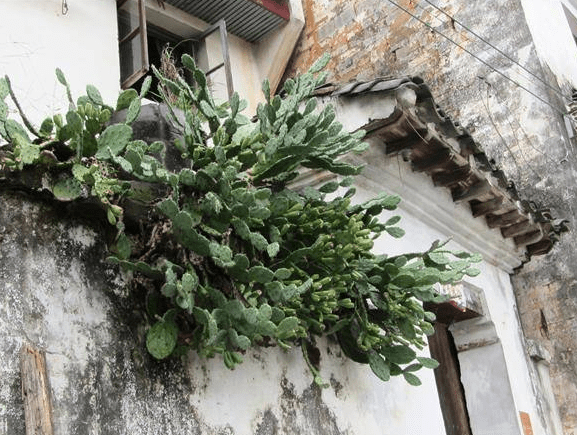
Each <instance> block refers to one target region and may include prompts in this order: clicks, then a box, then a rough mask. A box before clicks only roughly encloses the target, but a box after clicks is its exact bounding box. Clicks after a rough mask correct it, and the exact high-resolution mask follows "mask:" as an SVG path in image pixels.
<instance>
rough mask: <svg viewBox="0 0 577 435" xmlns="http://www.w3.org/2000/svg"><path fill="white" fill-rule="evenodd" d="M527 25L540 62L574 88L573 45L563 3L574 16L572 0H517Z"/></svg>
mask: <svg viewBox="0 0 577 435" xmlns="http://www.w3.org/2000/svg"><path fill="white" fill-rule="evenodd" d="M521 3H522V5H523V10H524V11H525V16H526V18H527V24H528V26H529V30H530V31H531V35H532V36H533V42H534V43H535V48H536V50H537V53H538V55H539V58H540V59H541V61H543V62H545V63H546V64H547V65H548V66H549V68H551V71H553V73H555V75H557V77H558V79H559V82H560V83H559V84H565V83H567V82H568V83H570V84H571V85H572V86H573V87H577V45H576V44H575V41H574V39H573V34H572V33H571V29H570V27H569V23H568V22H567V17H566V15H565V13H564V11H563V6H565V7H566V8H567V9H568V10H570V11H571V12H572V13H573V14H574V15H575V16H577V2H575V0H521Z"/></svg>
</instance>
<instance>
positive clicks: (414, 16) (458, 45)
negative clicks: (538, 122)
mask: <svg viewBox="0 0 577 435" xmlns="http://www.w3.org/2000/svg"><path fill="white" fill-rule="evenodd" d="M388 2H389V3H392V4H393V5H395V6H396V7H397V8H399V9H401V10H402V11H403V12H405V13H407V14H409V15H410V16H411V17H413V18H414V19H416V20H417V21H418V22H420V23H421V24H423V25H425V26H426V27H428V28H429V29H431V30H432V31H433V32H435V33H437V34H439V35H440V36H442V37H443V38H445V39H446V40H448V41H449V42H451V43H452V44H454V45H456V46H457V47H459V48H460V49H462V50H463V51H464V52H465V53H467V54H469V55H471V56H472V57H474V58H475V59H477V60H478V61H479V62H481V63H482V64H483V65H485V66H486V67H488V68H490V69H491V70H493V71H495V72H496V73H497V74H499V75H500V76H502V77H503V78H505V79H506V80H509V81H510V82H511V83H513V84H515V85H516V86H518V87H519V88H521V89H523V90H524V91H525V92H528V93H529V94H531V95H533V96H534V97H535V98H537V99H538V100H539V101H541V102H542V103H543V104H546V105H547V106H549V107H551V108H552V109H553V110H554V111H556V112H557V113H559V114H560V115H562V116H563V115H566V113H565V112H562V111H561V110H559V109H558V108H557V107H555V106H553V105H552V104H551V103H549V102H548V101H546V100H544V99H543V98H541V97H540V96H539V95H537V94H535V93H534V92H533V91H531V90H530V89H528V88H527V87H525V86H523V85H522V84H521V83H519V82H517V81H515V80H513V79H512V78H511V77H509V76H507V75H506V74H505V73H503V72H501V71H500V70H498V69H497V68H495V67H494V66H493V65H491V64H489V63H488V62H487V61H485V60H483V59H481V58H480V57H478V56H477V55H475V54H474V53H473V52H472V51H470V50H468V49H467V48H465V47H463V46H462V45H461V44H459V43H458V42H457V41H455V40H453V39H451V38H450V37H448V36H447V35H445V34H444V33H442V32H440V31H439V30H437V29H435V28H434V27H432V26H431V25H430V24H429V23H427V22H425V21H423V20H422V19H421V18H419V17H418V16H416V15H415V14H413V13H412V12H411V11H409V10H408V9H406V8H404V7H402V6H401V5H399V4H398V3H397V2H395V1H394V0H388Z"/></svg>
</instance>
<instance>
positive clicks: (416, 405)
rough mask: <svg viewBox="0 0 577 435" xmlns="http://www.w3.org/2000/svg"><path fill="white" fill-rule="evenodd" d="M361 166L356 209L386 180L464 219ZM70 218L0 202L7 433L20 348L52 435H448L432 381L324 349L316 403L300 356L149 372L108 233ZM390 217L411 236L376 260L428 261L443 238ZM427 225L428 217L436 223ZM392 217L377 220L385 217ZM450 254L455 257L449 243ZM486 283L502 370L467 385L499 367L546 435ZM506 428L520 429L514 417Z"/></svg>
mask: <svg viewBox="0 0 577 435" xmlns="http://www.w3.org/2000/svg"><path fill="white" fill-rule="evenodd" d="M366 158H367V159H368V160H369V161H371V162H372V164H373V171H370V172H368V173H367V175H366V177H364V178H362V179H361V180H359V184H358V188H359V196H358V198H357V200H358V201H362V200H365V199H368V198H369V197H372V196H374V195H375V194H376V193H378V192H380V191H381V190H382V189H383V187H384V186H386V185H387V184H389V183H388V182H389V181H391V180H392V178H391V180H389V178H387V177H394V176H398V177H400V178H401V179H402V180H403V183H402V185H403V186H404V191H395V190H393V191H391V193H399V194H401V195H403V194H405V195H406V196H409V195H410V191H411V190H413V189H417V190H419V191H420V193H421V194H423V195H426V196H430V197H434V198H436V200H437V203H438V207H439V208H445V209H448V210H451V211H453V212H454V213H460V212H461V211H460V210H458V208H462V206H456V205H455V204H453V202H452V200H451V198H450V195H449V194H448V192H446V191H444V190H443V189H437V188H435V187H433V186H432V183H431V182H430V180H428V179H427V178H426V177H424V176H420V175H418V174H412V173H411V172H410V170H409V169H408V168H407V167H406V166H402V165H399V163H398V162H394V161H391V160H389V161H386V160H384V159H382V158H379V153H378V151H376V154H369V155H367V156H366ZM375 174H379V175H378V176H375ZM391 174H393V175H391ZM399 174H400V175H399ZM68 211H69V210H67V209H53V208H51V207H50V206H48V205H47V204H45V203H42V202H38V200H30V199H27V198H26V197H23V196H22V194H8V193H4V194H3V195H2V196H1V198H0V235H1V243H0V257H1V259H2V262H1V263H0V285H1V286H2V288H3V289H4V292H3V293H2V300H0V310H1V316H0V349H1V350H0V367H1V369H0V370H2V379H3V380H4V382H3V383H2V387H1V389H0V398H1V400H0V405H1V407H0V430H2V431H4V433H7V434H16V435H18V434H23V433H24V427H23V412H22V408H21V407H22V403H21V398H20V391H19V382H20V378H19V367H18V352H19V349H20V346H21V345H22V344H23V343H24V342H29V343H32V344H34V345H36V346H38V347H40V348H42V349H44V350H45V351H46V358H47V370H48V376H49V380H50V385H51V392H52V400H53V406H54V426H55V433H56V434H72V435H77V434H78V435H80V434H86V433H89V434H92V433H95V434H96V433H99V434H158V433H167V434H171V433H174V434H182V433H198V434H259V435H265V434H295V433H307V434H308V433H310V434H335V435H336V434H351V435H352V434H359V435H360V434H363V435H364V434H375V435H376V434H386V435H396V434H411V435H413V434H416V435H421V434H422V435H431V434H433V435H435V434H438V435H443V434H444V433H445V431H444V426H443V421H442V417H441V411H440V405H439V399H438V396H437V392H436V387H435V380H434V376H433V373H432V372H431V371H426V370H425V371H421V372H419V376H420V377H421V379H422V381H423V385H422V386H421V387H418V388H415V387H411V386H409V385H408V384H407V383H406V382H405V381H404V380H402V379H394V380H392V381H391V382H388V383H386V384H384V383H381V382H380V381H378V379H377V378H376V377H375V376H374V375H373V374H372V373H371V372H370V370H369V369H368V368H367V367H363V366H359V365H358V364H355V363H352V362H350V361H347V360H345V359H344V358H343V357H342V355H341V354H340V351H339V349H338V346H336V345H335V344H334V343H332V342H331V341H330V340H319V342H318V343H317V345H318V347H319V350H320V353H321V375H322V376H323V377H324V379H325V380H327V381H328V382H329V384H330V387H329V388H328V389H324V390H321V389H319V388H318V387H317V386H315V385H314V384H313V383H312V378H311V376H310V373H309V372H308V369H307V368H306V366H305V364H304V363H303V360H302V356H301V355H300V351H298V350H293V351H291V352H288V353H285V352H282V351H280V350H278V349H266V350H251V351H249V352H248V353H247V354H246V355H245V363H243V364H242V365H241V366H239V367H238V368H237V369H236V370H235V371H233V372H231V371H229V370H227V369H226V368H225V367H224V365H223V364H222V361H220V360H219V359H218V358H217V359H215V360H211V361H203V360H200V359H199V358H198V356H196V355H195V354H190V355H189V356H188V357H187V358H185V359H183V360H180V361H178V360H173V361H169V362H162V363H158V362H155V361H153V360H152V358H151V357H150V356H148V355H147V353H146V350H145V349H144V347H143V337H144V327H143V324H144V322H143V319H142V318H140V316H139V314H138V312H137V311H136V309H135V308H137V304H138V303H139V302H138V295H135V296H136V300H137V302H133V301H132V299H129V298H127V296H128V294H127V291H128V290H127V289H126V287H125V283H124V281H123V280H122V279H121V278H122V277H121V275H119V274H118V271H116V270H114V269H112V268H110V267H108V266H107V265H106V264H104V263H103V262H102V258H104V256H103V253H104V244H103V241H104V240H105V238H106V233H105V232H103V231H101V229H98V228H92V227H90V226H88V225H86V223H87V222H86V221H77V220H73V219H71V218H70V217H69V216H68ZM399 214H401V215H402V216H403V220H402V221H401V224H402V226H403V228H405V229H406V230H407V232H408V234H409V236H407V237H406V238H403V239H399V240H397V239H392V238H390V237H385V238H382V239H379V240H378V241H377V244H376V249H377V250H378V251H380V252H387V253H389V254H391V255H394V254H398V253H401V252H407V251H410V252H413V251H415V250H425V249H427V248H428V247H429V246H430V244H431V243H432V242H433V241H434V240H436V239H445V238H446V237H448V236H449V235H451V232H450V231H447V230H446V229H443V228H439V227H435V226H434V225H431V223H427V222H424V220H423V215H418V214H415V213H414V210H412V209H411V207H410V206H409V204H406V205H405V204H403V203H401V208H400V209H399ZM426 214H428V215H430V216H434V215H435V214H436V211H435V210H427V211H426ZM387 215H388V216H383V218H388V217H390V215H391V213H390V212H389V213H387ZM460 237H461V238H467V235H466V234H461V235H460ZM453 247H454V248H455V249H460V248H462V246H461V245H460V244H459V243H458V239H457V240H456V242H454V243H453ZM481 269H482V274H481V275H480V276H479V277H477V278H474V279H471V280H470V281H471V283H473V284H474V285H476V286H477V287H478V288H481V289H482V290H483V291H484V292H485V299H486V304H487V313H486V315H487V318H488V319H489V320H490V321H491V322H492V323H493V324H494V328H495V330H496V334H497V336H498V338H499V343H500V346H501V348H502V352H503V360H498V361H496V360H495V361H493V360H491V359H490V358H485V357H486V355H485V356H483V355H484V354H481V357H479V358H477V359H473V361H474V362H475V364H473V365H472V367H473V369H471V370H469V371H468V372H467V377H468V379H473V380H474V379H478V376H479V375H480V372H479V373H477V369H475V368H474V367H476V365H479V366H482V367H483V370H485V372H486V371H487V367H489V368H490V367H491V364H498V365H499V367H498V369H499V370H500V371H501V372H505V375H504V376H506V377H508V380H509V382H510V385H511V391H510V392H509V393H510V396H507V397H509V399H508V400H510V401H512V403H514V406H515V408H516V410H519V411H524V412H527V413H528V414H530V415H531V416H532V420H533V428H534V433H535V435H545V434H546V432H545V431H544V430H543V428H542V426H541V424H540V419H539V411H538V404H537V403H536V402H535V397H534V395H533V392H532V381H531V375H530V371H529V370H528V366H527V359H526V356H525V352H524V347H523V339H522V337H521V335H520V333H519V330H520V329H519V323H518V319H517V317H516V315H515V310H516V308H515V301H514V296H513V293H512V289H511V285H510V282H509V279H508V275H507V273H505V272H503V271H502V270H500V269H499V268H498V267H497V266H495V265H491V264H488V263H483V264H482V265H481ZM140 303H141V302H140ZM424 354H425V355H428V352H427V350H425V352H424ZM459 358H461V357H459ZM467 361H471V358H468V359H467ZM503 361H504V363H505V366H503ZM464 367H467V366H464ZM463 379H465V378H463ZM477 387H478V385H477V383H476V382H475V381H472V382H470V383H469V384H468V385H466V392H468V393H467V394H469V395H471V394H473V395H474V394H476V391H477ZM497 393H498V392H495V394H497ZM473 397H474V396H473ZM494 403H498V402H485V401H481V402H478V403H477V404H476V406H477V408H476V409H477V410H476V417H477V418H480V419H485V420H490V419H491V418H492V411H491V404H494ZM513 412H514V413H515V410H514V411H513ZM509 417H513V424H514V426H513V428H515V423H516V419H515V418H516V417H515V416H514V415H513V416H511V415H509ZM507 433H511V434H515V435H517V432H515V431H513V432H511V431H510V432H507Z"/></svg>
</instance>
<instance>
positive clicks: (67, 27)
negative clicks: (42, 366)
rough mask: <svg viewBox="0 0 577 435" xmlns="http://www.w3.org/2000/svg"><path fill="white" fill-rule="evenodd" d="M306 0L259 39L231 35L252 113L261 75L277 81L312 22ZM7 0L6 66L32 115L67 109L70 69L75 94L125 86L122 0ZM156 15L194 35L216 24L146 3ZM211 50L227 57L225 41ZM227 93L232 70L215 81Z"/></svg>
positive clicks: (108, 96) (0, 47)
mask: <svg viewBox="0 0 577 435" xmlns="http://www.w3.org/2000/svg"><path fill="white" fill-rule="evenodd" d="M300 1H301V0H291V1H290V6H291V12H292V15H291V21H290V22H289V23H287V24H286V25H284V26H281V27H280V28H279V29H278V30H276V31H275V32H273V33H271V34H270V35H269V36H268V37H266V38H265V39H264V40H263V41H260V42H259V43H258V44H249V43H247V42H246V41H243V40H242V39H240V38H237V37H236V36H234V35H229V47H230V57H231V63H232V69H233V82H234V87H235V90H236V91H237V92H238V93H239V94H240V95H241V97H242V98H245V99H247V101H248V103H249V107H248V109H247V113H248V114H253V113H255V111H256V107H257V104H258V103H259V102H260V101H263V96H262V92H261V90H260V89H261V82H262V80H264V79H265V78H268V79H269V80H270V81H271V83H272V86H273V88H274V87H276V85H277V84H278V81H279V80H280V77H281V75H282V73H283V71H284V68H285V66H286V64H287V62H288V60H289V57H290V55H291V53H292V50H293V47H294V45H295V44H296V41H297V38H298V36H299V33H300V30H301V29H302V27H303V25H304V17H303V13H302V6H301V4H300ZM62 3H63V2H62V0H42V1H38V0H2V1H0V17H1V19H2V25H1V26H0V74H1V76H4V75H5V74H7V75H8V76H9V77H10V79H11V82H12V85H13V87H14V90H15V93H16V96H17V97H18V99H19V100H20V102H21V104H22V106H23V108H24V110H25V112H26V115H27V116H28V117H29V118H31V119H32V120H33V121H34V122H38V123H39V122H41V121H42V120H43V119H44V117H46V116H48V115H52V114H53V113H55V112H66V110H67V107H68V100H67V98H66V93H65V89H64V87H63V86H61V85H60V84H59V83H58V82H57V80H56V76H55V74H54V71H55V70H56V68H60V69H61V70H62V71H63V72H64V74H65V75H66V77H67V79H68V81H69V83H70V85H71V88H72V95H73V97H74V98H76V97H78V96H79V95H81V94H83V93H85V87H86V85H87V84H89V83H90V84H93V85H95V86H96V87H97V88H98V89H99V90H100V92H101V93H102V96H103V97H104V100H105V102H108V103H109V104H111V105H113V104H114V102H115V101H116V97H117V95H118V92H119V90H120V84H119V83H120V66H119V58H118V29H117V19H116V2H115V1H114V0H81V1H78V0H76V1H74V0H73V1H67V4H68V12H67V13H66V14H63V10H62V7H63V6H62ZM146 5H147V6H146V10H147V16H148V18H149V20H150V21H151V22H154V23H155V24H157V25H161V26H164V27H165V28H167V29H169V30H171V31H172V32H173V33H174V34H177V35H181V36H182V37H184V38H186V37H189V36H191V35H196V34H198V33H199V32H200V31H202V30H204V29H206V28H207V27H208V24H206V23H204V22H203V21H201V20H199V19H197V18H195V17H192V16H190V15H188V14H185V13H183V12H182V11H180V10H178V9H176V8H174V7H172V6H170V5H168V4H166V5H164V7H161V6H160V5H159V3H158V2H157V1H156V0H148V1H147V3H146ZM210 57H211V58H213V59H214V61H213V62H212V63H211V64H210V65H211V66H212V65H214V63H220V62H221V61H222V56H221V51H220V44H213V45H211V53H210ZM214 88H215V91H216V93H217V94H218V96H219V97H220V98H221V99H222V100H226V99H227V94H226V86H225V84H224V78H223V77H218V78H217V79H216V84H215V86H214Z"/></svg>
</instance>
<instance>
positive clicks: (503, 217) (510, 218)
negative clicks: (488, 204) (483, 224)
mask: <svg viewBox="0 0 577 435" xmlns="http://www.w3.org/2000/svg"><path fill="white" fill-rule="evenodd" d="M485 219H487V226H488V227H489V228H502V227H506V226H509V225H513V224H516V223H519V222H521V221H523V220H527V217H526V216H524V215H523V214H521V213H520V212H519V210H517V209H515V210H511V211H509V212H507V213H503V214H491V215H488V216H486V217H485Z"/></svg>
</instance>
